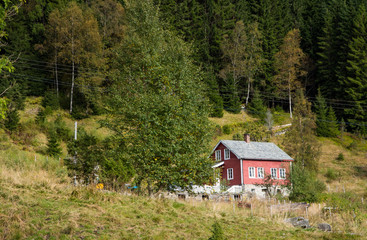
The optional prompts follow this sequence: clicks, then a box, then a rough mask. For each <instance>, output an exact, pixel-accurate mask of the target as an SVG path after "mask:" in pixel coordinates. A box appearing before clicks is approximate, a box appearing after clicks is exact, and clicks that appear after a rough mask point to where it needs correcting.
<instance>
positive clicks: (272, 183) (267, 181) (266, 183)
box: [256, 174, 287, 198]
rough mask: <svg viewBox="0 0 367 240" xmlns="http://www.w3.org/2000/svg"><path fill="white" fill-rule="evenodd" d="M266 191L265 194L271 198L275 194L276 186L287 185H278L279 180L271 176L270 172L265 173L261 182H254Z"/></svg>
mask: <svg viewBox="0 0 367 240" xmlns="http://www.w3.org/2000/svg"><path fill="white" fill-rule="evenodd" d="M256 185H257V186H260V187H261V188H262V189H263V188H264V189H265V191H266V195H267V196H268V197H270V198H273V197H274V196H275V195H276V194H277V188H279V187H287V185H279V180H277V179H274V178H272V177H271V174H265V176H264V179H263V182H262V183H259V184H256Z"/></svg>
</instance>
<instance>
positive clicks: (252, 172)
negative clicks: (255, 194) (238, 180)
mask: <svg viewBox="0 0 367 240" xmlns="http://www.w3.org/2000/svg"><path fill="white" fill-rule="evenodd" d="M248 176H249V178H255V168H254V167H249V168H248Z"/></svg>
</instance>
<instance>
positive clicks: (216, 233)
mask: <svg viewBox="0 0 367 240" xmlns="http://www.w3.org/2000/svg"><path fill="white" fill-rule="evenodd" d="M212 233H213V234H212V236H211V237H210V238H209V240H223V239H225V238H224V234H223V229H222V227H221V226H220V224H219V222H218V221H215V222H214V224H213V225H212Z"/></svg>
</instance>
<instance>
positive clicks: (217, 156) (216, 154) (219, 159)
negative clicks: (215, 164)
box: [215, 150, 221, 161]
mask: <svg viewBox="0 0 367 240" xmlns="http://www.w3.org/2000/svg"><path fill="white" fill-rule="evenodd" d="M215 160H217V161H221V157H220V150H217V151H215Z"/></svg>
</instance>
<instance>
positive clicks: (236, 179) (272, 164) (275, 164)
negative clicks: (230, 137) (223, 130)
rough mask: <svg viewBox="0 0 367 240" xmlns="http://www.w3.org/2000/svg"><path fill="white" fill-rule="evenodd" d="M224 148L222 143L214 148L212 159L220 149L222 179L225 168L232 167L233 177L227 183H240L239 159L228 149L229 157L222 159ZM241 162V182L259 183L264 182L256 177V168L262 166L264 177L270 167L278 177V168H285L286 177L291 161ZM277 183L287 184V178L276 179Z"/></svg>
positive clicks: (224, 176) (224, 177) (230, 184)
mask: <svg viewBox="0 0 367 240" xmlns="http://www.w3.org/2000/svg"><path fill="white" fill-rule="evenodd" d="M224 149H227V148H226V147H225V146H224V145H223V144H222V143H220V144H219V145H218V147H217V148H216V149H215V150H214V152H213V154H212V156H211V157H212V159H213V160H214V161H215V151H217V150H220V152H221V161H224V164H223V165H222V167H221V168H222V179H227V169H228V168H233V179H232V180H229V181H228V185H229V186H232V185H241V160H240V159H238V158H237V157H236V155H235V154H234V153H232V152H231V151H230V159H228V160H224ZM242 163H243V165H242V166H243V184H261V183H263V182H264V179H263V178H258V177H257V168H258V167H262V168H264V177H265V176H266V175H269V174H271V172H270V169H271V168H276V169H277V177H278V178H279V168H285V173H286V177H288V174H289V170H290V163H291V161H281V160H279V161H274V160H273V161H271V160H242ZM249 167H254V168H255V178H250V177H249ZM277 183H278V184H287V183H288V180H287V179H278V180H277Z"/></svg>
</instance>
